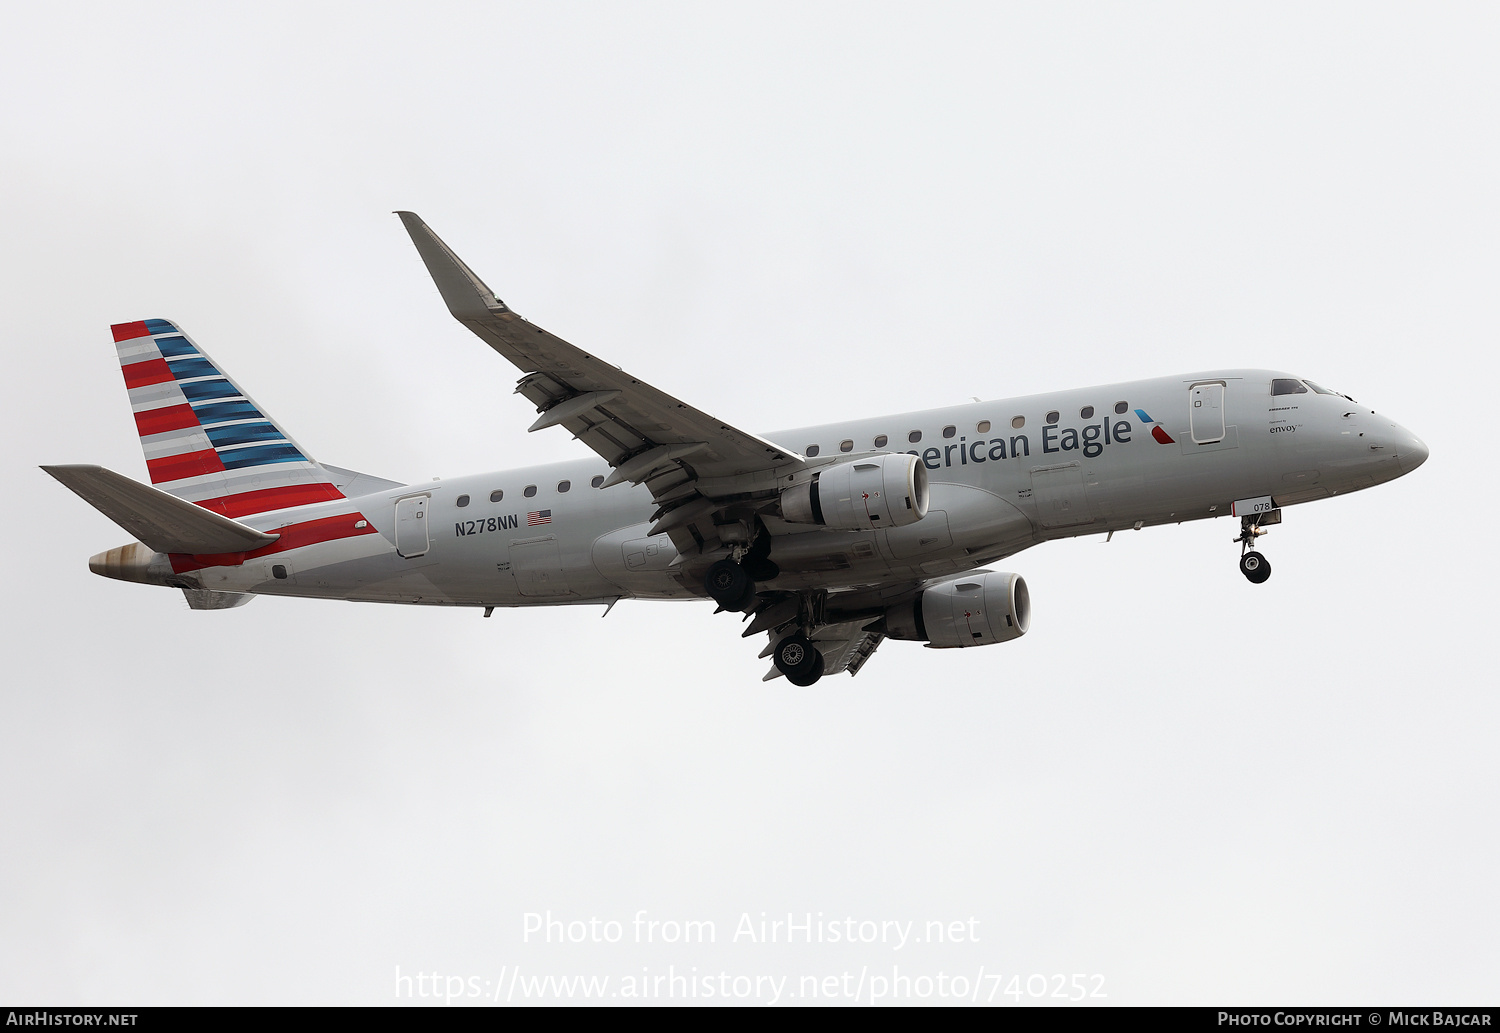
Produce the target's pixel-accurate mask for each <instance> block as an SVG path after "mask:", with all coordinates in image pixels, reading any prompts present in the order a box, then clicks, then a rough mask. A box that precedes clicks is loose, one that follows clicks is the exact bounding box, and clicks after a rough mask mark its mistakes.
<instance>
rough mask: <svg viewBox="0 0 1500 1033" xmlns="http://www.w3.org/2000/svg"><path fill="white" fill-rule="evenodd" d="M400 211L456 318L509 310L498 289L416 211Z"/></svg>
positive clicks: (467, 317) (463, 318)
mask: <svg viewBox="0 0 1500 1033" xmlns="http://www.w3.org/2000/svg"><path fill="white" fill-rule="evenodd" d="M396 214H397V215H399V216H400V217H401V222H402V224H403V225H404V226H405V227H406V232H407V233H409V234H410V235H411V242H412V243H413V244H415V245H416V246H417V254H419V255H421V256H422V261H423V262H424V263H425V264H426V266H427V272H428V273H429V274H430V275H431V276H432V282H433V283H435V284H437V289H438V292H439V293H441V294H442V296H443V301H444V302H445V303H446V304H447V305H448V311H449V312H451V313H453V317H454V318H455V319H460V320H468V319H484V318H485V317H487V316H488V315H489V314H490V312H492V311H494V310H496V309H498V310H499V311H501V312H506V311H509V310H508V309H507V308H506V307H505V302H503V301H501V300H500V299H499V298H497V297H495V292H494V291H492V290H490V289H489V288H488V287H486V286H485V285H484V281H483V280H481V279H480V278H479V277H477V276H475V275H474V270H472V269H470V268H469V267H468V266H467V265H465V264H464V260H463V259H462V258H459V257H458V255H456V254H454V253H453V249H452V248H450V247H449V246H448V245H447V244H444V243H443V241H442V238H441V237H439V236H438V235H437V234H436V233H434V232H432V230H430V229H428V228H427V224H426V223H425V222H423V221H422V220H421V219H420V218H419V217H418V216H417V215H416V214H415V213H414V212H397V213H396Z"/></svg>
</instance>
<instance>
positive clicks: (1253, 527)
mask: <svg viewBox="0 0 1500 1033" xmlns="http://www.w3.org/2000/svg"><path fill="white" fill-rule="evenodd" d="M1275 512H1276V513H1277V516H1278V517H1279V516H1280V511H1275ZM1265 533H1266V529H1265V528H1264V527H1261V526H1260V517H1259V516H1245V517H1240V536H1239V537H1238V538H1236V539H1235V541H1237V542H1239V543H1240V573H1241V574H1244V575H1245V577H1246V578H1247V579H1249V581H1250V583H1251V584H1255V585H1261V584H1265V581H1266V579H1267V578H1269V577H1270V576H1271V561H1270V560H1268V559H1266V558H1265V557H1264V556H1262V555H1261V554H1260V553H1258V552H1256V551H1255V539H1256V538H1258V537H1260V536H1261V535H1263V534H1265Z"/></svg>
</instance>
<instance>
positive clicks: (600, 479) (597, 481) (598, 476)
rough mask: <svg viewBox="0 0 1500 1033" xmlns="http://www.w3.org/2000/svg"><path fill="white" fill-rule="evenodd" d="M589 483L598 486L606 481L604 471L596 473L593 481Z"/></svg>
mask: <svg viewBox="0 0 1500 1033" xmlns="http://www.w3.org/2000/svg"><path fill="white" fill-rule="evenodd" d="M589 483H590V484H591V485H593V486H594V487H596V488H597V487H599V485H601V484H603V483H604V475H603V474H602V473H600V474H595V475H594V479H593V480H592V481H589Z"/></svg>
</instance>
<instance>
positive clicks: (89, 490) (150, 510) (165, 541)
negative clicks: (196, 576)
mask: <svg viewBox="0 0 1500 1033" xmlns="http://www.w3.org/2000/svg"><path fill="white" fill-rule="evenodd" d="M42 469H43V470H45V471H47V472H48V473H49V474H51V475H52V476H53V477H54V478H56V479H57V481H58V482H59V483H61V484H62V485H63V486H64V487H66V488H68V489H69V490H70V491H72V492H73V493H74V494H75V495H77V496H78V497H79V498H81V499H83V501H85V502H87V503H88V504H89V505H91V506H93V507H94V508H95V509H97V510H98V511H99V512H101V513H103V514H104V515H105V516H107V517H109V518H110V519H111V520H113V521H114V522H115V523H116V524H118V525H120V526H121V527H122V528H124V529H125V530H126V531H128V532H129V533H131V534H133V535H135V537H136V540H137V541H140V542H141V543H142V544H144V545H146V546H148V547H150V548H152V549H154V550H156V551H157V552H177V553H190V554H193V553H196V554H211V553H227V552H249V551H251V550H252V549H258V548H260V547H261V546H262V545H268V544H270V543H271V542H274V541H275V540H276V539H277V538H278V537H279V535H274V534H266V533H265V532H263V531H257V530H256V529H255V528H253V527H249V526H247V525H245V524H242V523H240V522H239V521H238V520H231V519H230V518H229V517H226V516H221V515H219V514H218V513H215V512H212V511H211V510H207V509H204V508H203V507H201V506H195V505H193V503H191V502H188V501H186V500H184V499H180V498H178V497H177V496H175V495H169V494H167V493H166V492H164V491H162V490H161V489H160V488H153V487H151V486H150V485H149V484H142V483H140V482H139V481H133V480H131V479H130V478H129V477H126V476H124V475H123V474H118V473H115V472H114V471H113V470H106V469H104V467H102V466H89V465H73V466H44V467H42Z"/></svg>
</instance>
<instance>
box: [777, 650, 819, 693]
mask: <svg viewBox="0 0 1500 1033" xmlns="http://www.w3.org/2000/svg"><path fill="white" fill-rule="evenodd" d="M812 655H813V665H812V670H810V671H807V672H805V673H803V674H789V675H787V676H786V680H787V681H789V682H791V683H792V684H793V685H796V686H798V687H799V688H803V689H805V688H807V687H808V686H809V685H811V684H813V683H814V682H816V681H817V680H818V679H819V678H821V677H823V654H822V653H820V652H818V651H817V650H816V649H814V650H813V654H812Z"/></svg>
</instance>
